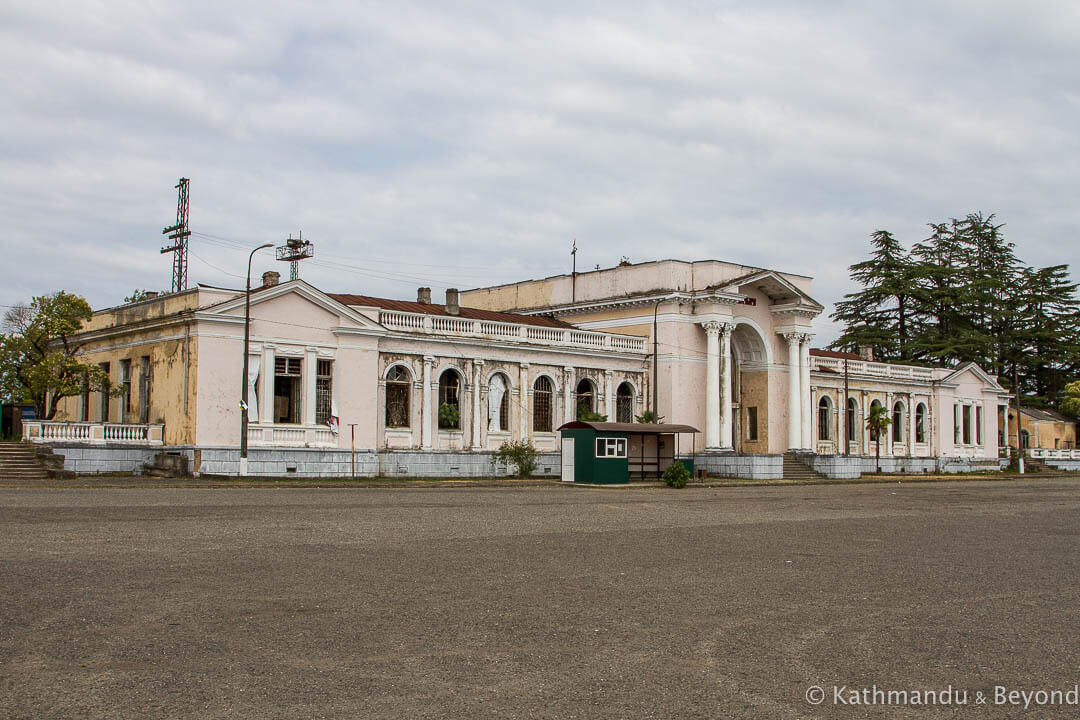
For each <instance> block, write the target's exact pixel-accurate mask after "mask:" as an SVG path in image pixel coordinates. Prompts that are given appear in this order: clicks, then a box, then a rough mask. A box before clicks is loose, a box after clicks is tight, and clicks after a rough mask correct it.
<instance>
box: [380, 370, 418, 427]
mask: <svg viewBox="0 0 1080 720" xmlns="http://www.w3.org/2000/svg"><path fill="white" fill-rule="evenodd" d="M411 385H412V381H411V379H410V378H409V373H408V372H407V371H406V370H405V368H403V367H401V366H400V365H395V366H394V367H392V368H390V372H388V373H387V374H386V427H391V428H407V427H409V425H410V422H409V389H410V387H411Z"/></svg>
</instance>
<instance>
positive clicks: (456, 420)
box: [439, 370, 461, 430]
mask: <svg viewBox="0 0 1080 720" xmlns="http://www.w3.org/2000/svg"><path fill="white" fill-rule="evenodd" d="M460 390H461V378H460V377H459V376H458V374H457V372H455V371H453V370H447V371H446V372H444V373H443V374H442V377H440V378H439V427H440V428H444V429H453V430H456V429H459V428H460V427H461V405H460V403H459V400H458V398H459V393H460ZM444 408H446V409H444Z"/></svg>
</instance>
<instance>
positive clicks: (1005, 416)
mask: <svg viewBox="0 0 1080 720" xmlns="http://www.w3.org/2000/svg"><path fill="white" fill-rule="evenodd" d="M1001 420H1002V422H1003V423H1004V424H1005V446H1008V444H1009V406H1008V405H1005V406H1003V407H1002V410H1001Z"/></svg>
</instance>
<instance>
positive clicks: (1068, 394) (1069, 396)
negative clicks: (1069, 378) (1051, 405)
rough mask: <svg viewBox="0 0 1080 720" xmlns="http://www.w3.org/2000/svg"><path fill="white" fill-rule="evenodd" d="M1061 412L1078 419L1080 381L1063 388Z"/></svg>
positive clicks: (1079, 412) (1079, 411)
mask: <svg viewBox="0 0 1080 720" xmlns="http://www.w3.org/2000/svg"><path fill="white" fill-rule="evenodd" d="M1061 412H1063V413H1065V414H1066V415H1072V416H1073V417H1074V418H1080V380H1076V381H1074V382H1071V383H1069V384H1068V385H1066V386H1065V395H1064V396H1063V397H1062V398H1061Z"/></svg>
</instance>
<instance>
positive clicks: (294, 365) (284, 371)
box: [274, 357, 302, 377]
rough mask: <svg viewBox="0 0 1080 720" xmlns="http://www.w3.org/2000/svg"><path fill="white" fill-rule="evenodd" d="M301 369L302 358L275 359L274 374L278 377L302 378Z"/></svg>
mask: <svg viewBox="0 0 1080 720" xmlns="http://www.w3.org/2000/svg"><path fill="white" fill-rule="evenodd" d="M301 367H302V366H301V359H300V358H291V357H278V358H274V374H275V375H277V376H278V377H300V375H301V370H300V369H301Z"/></svg>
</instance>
